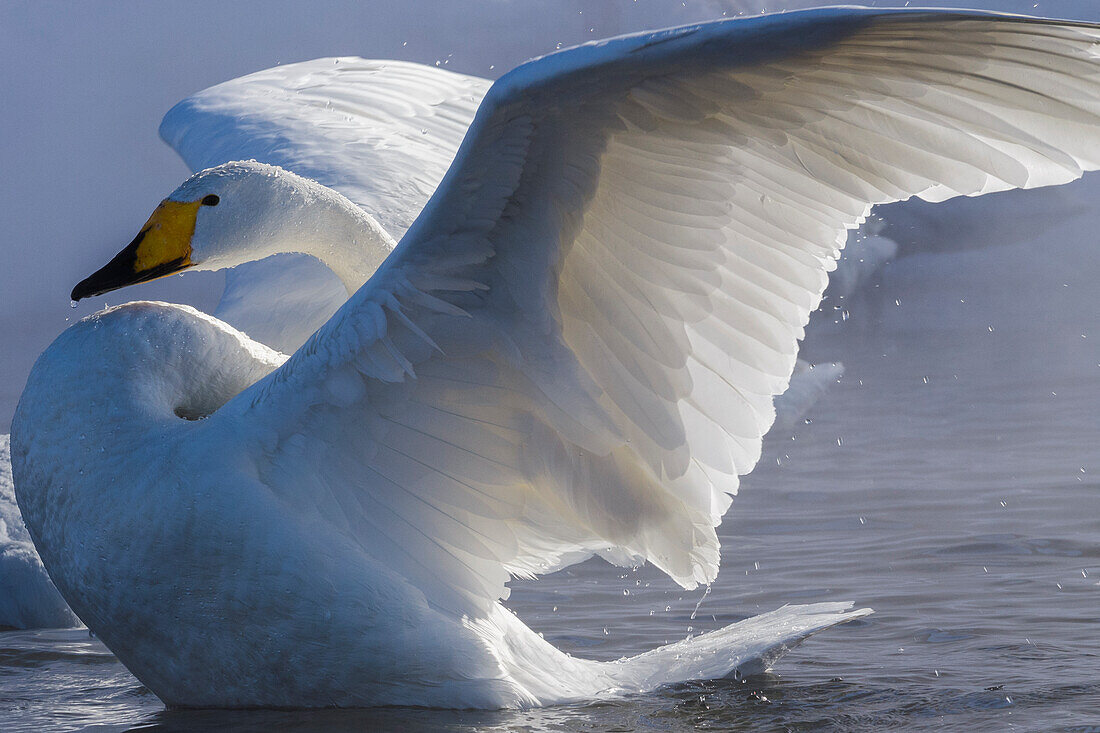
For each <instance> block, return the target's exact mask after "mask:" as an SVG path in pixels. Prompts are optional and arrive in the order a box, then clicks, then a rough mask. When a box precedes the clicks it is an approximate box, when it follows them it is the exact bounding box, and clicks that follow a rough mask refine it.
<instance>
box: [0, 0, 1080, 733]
mask: <svg viewBox="0 0 1100 733" xmlns="http://www.w3.org/2000/svg"><path fill="white" fill-rule="evenodd" d="M820 4H822V3H820V2H783V3H778V2H777V3H770V2H760V1H758V0H754V1H753V2H740V3H739V2H719V1H718V0H714V1H712V2H705V3H692V2H687V3H686V4H681V3H680V2H679V1H678V0H677V1H676V2H646V1H645V0H639V2H637V3H634V2H600V3H582V2H525V3H521V2H510V1H505V0H493V1H490V2H481V3H476V4H475V3H455V2H420V1H416V2H407V3H404V4H401V5H400V6H399V7H393V8H389V7H384V6H382V4H364V3H359V2H325V3H315V4H312V5H310V6H309V7H308V8H307V7H300V6H299V5H298V4H295V3H262V4H261V3H251V2H243V3H236V2H235V3H225V2H220V3H214V2H192V3H186V4H169V3H144V2H124V3H112V4H110V5H104V6H99V7H96V6H91V5H86V4H69V3H36V4H33V5H32V4H26V5H15V4H13V3H6V4H3V5H0V63H2V64H3V68H4V69H5V74H4V81H3V82H2V85H3V86H2V88H3V91H4V99H5V104H4V105H0V128H2V129H3V130H4V132H5V134H4V135H3V136H0V146H2V147H3V153H2V155H0V160H3V162H4V171H5V175H4V176H3V177H0V187H2V188H0V192H2V194H3V200H4V201H5V202H6V204H5V206H3V207H0V226H2V229H0V231H2V232H3V234H2V235H0V236H2V237H3V238H2V239H0V305H2V306H3V307H2V310H0V313H2V315H0V339H2V340H3V343H4V347H3V348H0V432H7V425H8V423H9V422H10V418H11V414H12V411H13V410H14V406H15V403H16V401H17V399H18V396H19V393H20V391H21V390H22V386H23V382H24V380H25V378H26V374H27V371H28V370H29V369H30V366H31V364H32V362H33V360H34V358H35V357H36V356H37V354H38V353H39V352H40V351H41V350H42V349H43V348H44V347H45V346H46V345H47V344H48V343H49V342H50V341H51V340H52V339H53V338H54V337H55V336H56V335H57V333H59V332H60V331H61V330H62V329H63V328H65V326H66V325H67V324H68V322H71V320H74V319H76V318H79V317H82V316H84V315H87V314H89V313H91V312H94V311H95V310H97V309H98V308H100V307H102V306H103V304H104V302H106V303H110V304H117V303H120V302H124V301H125V300H132V299H138V298H149V299H161V300H170V301H176V302H187V303H191V304H193V305H196V306H197V307H199V308H201V309H203V310H211V309H212V308H213V305H214V303H215V302H216V300H217V297H218V295H219V293H220V289H221V281H222V278H221V276H219V275H217V274H210V273H195V274H188V275H187V276H185V277H180V278H177V277H173V278H167V279H165V280H162V281H158V282H155V283H150V284H147V285H142V286H136V287H134V288H130V289H127V290H126V291H123V292H121V293H112V294H109V295H108V296H105V297H100V298H93V299H91V301H89V302H87V303H81V304H80V307H79V308H77V309H75V310H74V309H70V307H69V303H68V293H69V290H70V289H71V287H72V285H73V284H74V283H75V282H76V281H77V280H79V279H81V278H83V277H84V276H86V275H87V274H88V273H90V272H91V271H93V270H94V269H96V268H98V267H99V266H100V265H102V264H103V263H104V262H106V260H107V259H109V258H110V257H111V256H112V255H113V254H114V253H115V252H116V251H117V250H118V249H120V248H121V247H123V246H124V245H125V244H126V243H128V242H129V241H130V239H131V238H132V237H133V235H134V234H135V233H136V231H137V228H138V227H139V226H140V225H141V223H142V222H144V221H145V219H146V217H147V216H148V214H149V212H150V211H151V210H152V209H153V207H154V206H155V205H156V204H157V202H158V201H160V199H161V198H163V196H164V195H166V194H167V193H168V192H170V191H171V190H172V189H173V188H174V187H175V186H176V185H177V184H178V183H179V182H180V181H181V180H182V179H183V178H184V177H185V176H186V175H187V170H186V169H185V167H184V166H183V164H182V162H180V161H179V160H178V159H177V158H176V156H175V153H173V152H172V151H171V150H170V149H169V148H168V147H167V146H166V145H164V143H162V142H161V141H160V140H159V138H158V137H157V134H156V130H157V125H158V124H159V121H160V117H161V115H162V114H163V113H164V112H165V111H166V110H167V109H168V108H169V107H170V106H171V105H172V104H174V103H175V102H176V101H178V100H179V99H180V98H182V97H184V96H186V95H187V94H188V93H191V92H193V91H196V90H198V89H201V88H203V87H206V86H209V85H211V84H214V83H217V82H220V81H223V80H226V79H229V78H232V77H235V76H239V75H241V74H244V73H248V72H250V71H255V70H258V69H261V68H265V67H268V66H272V65H274V64H277V63H289V62H292V61H299V60H304V59H308V58H313V57H318V56H330V55H344V54H348V55H360V56H366V57H379V58H399V59H407V60H412V61H420V62H425V63H434V62H436V61H437V60H438V61H439V62H440V63H441V64H442V63H446V65H447V67H448V68H452V69H455V70H457V71H463V72H466V73H474V74H480V75H484V76H490V77H492V76H497V75H499V74H500V73H503V72H504V71H506V70H507V69H508V68H510V67H511V66H513V65H515V64H516V63H518V62H520V61H522V60H524V59H525V58H527V57H529V56H533V55H538V54H541V53H545V52H547V51H550V50H553V49H554V48H555V47H556V46H557V44H558V43H561V44H562V45H571V44H573V43H576V42H580V41H583V40H588V39H591V38H597V37H601V36H607V35H613V34H616V33H621V32H627V31H632V30H639V29H644V28H652V27H660V26H664V25H674V24H679V23H686V22H691V21H696V20H701V19H706V18H713V17H719V16H721V15H722V13H723V12H725V13H727V14H730V15H733V14H736V13H738V12H759V11H760V10H761V9H762V8H766V9H767V10H769V11H772V10H777V9H781V8H795V7H809V6H813V5H820ZM874 4H877V5H879V6H885V5H904V4H906V3H905V2H904V1H902V2H897V3H881V2H880V3H874ZM913 4H917V3H913ZM920 4H922V5H927V6H941V7H949V6H952V5H956V4H959V3H951V2H922V3H920ZM964 4H965V5H968V6H971V7H981V8H986V9H997V10H1005V11H1012V12H1026V13H1030V14H1041V15H1047V16H1058V17H1066V18H1078V19H1085V20H1094V21H1100V4H1097V3H1095V2H1092V1H1091V0H1076V1H1071V0H1062V1H1060V2H1058V1H1051V0H1038V1H1036V0H1028V1H1026V2H1015V1H1014V0H1010V1H1005V2H996V1H995V0H983V1H979V0H970V1H969V2H965V3H964ZM590 29H594V30H590ZM1098 195H1100V181H1098V180H1097V179H1096V177H1095V176H1094V177H1091V178H1088V179H1086V180H1085V181H1083V182H1081V183H1079V184H1074V185H1073V186H1070V187H1065V188H1063V189H1059V190H1057V191H1037V192H1028V193H1024V194H1020V195H1017V196H1015V197H1014V198H1013V199H1010V201H1011V202H1012V203H1011V205H1009V206H1007V207H1006V206H1004V205H998V204H995V203H992V202H991V203H988V204H987V203H983V202H982V201H973V202H964V203H962V204H957V203H948V204H947V205H945V208H944V209H943V212H944V214H943V220H944V221H950V222H952V224H951V226H950V227H941V228H940V229H937V228H936V218H935V217H936V216H937V215H936V214H935V210H934V209H932V208H928V207H921V206H911V207H910V208H909V209H906V210H905V211H906V212H908V213H899V214H897V215H896V218H895V221H896V222H898V223H897V224H896V226H897V227H899V228H901V229H903V231H898V232H896V234H897V236H898V237H899V239H905V238H906V237H909V238H911V239H914V240H921V239H922V236H924V233H926V232H934V236H933V235H927V236H924V240H923V241H927V240H928V239H929V238H934V239H935V242H937V243H938V246H936V247H934V249H935V250H936V252H934V253H927V254H912V253H911V252H910V253H907V252H905V251H904V247H903V251H902V252H901V253H900V255H899V258H898V259H897V260H895V261H894V262H892V263H891V264H889V265H887V266H886V267H885V268H884V269H883V270H881V271H880V272H879V273H878V275H877V276H876V278H875V280H874V281H873V283H872V284H871V285H870V287H868V288H865V289H864V290H862V291H861V292H860V293H858V294H857V295H855V296H853V297H852V298H850V299H845V300H844V301H843V302H841V301H838V300H835V299H833V300H830V301H826V303H825V305H824V307H823V310H822V312H821V313H819V314H817V315H816V316H815V319H814V321H813V322H812V324H811V328H810V330H809V335H808V338H807V340H806V342H805V344H804V347H803V356H804V357H806V358H808V359H810V360H811V361H818V362H824V361H842V362H843V363H844V365H845V370H846V371H845V376H844V377H843V379H841V381H840V382H839V384H837V385H836V387H835V388H834V389H833V390H831V391H830V392H829V393H828V394H827V395H826V396H825V397H824V398H823V399H822V401H821V402H819V403H818V405H817V407H816V408H815V409H814V411H813V412H812V413H811V415H810V419H809V422H808V423H804V424H802V425H800V426H799V428H798V430H797V431H795V433H794V434H793V435H792V434H790V433H786V434H782V435H773V436H772V437H771V439H770V440H769V441H768V442H767V444H766V446H765V452H764V457H763V458H762V461H761V464H760V465H759V467H758V468H757V470H756V471H754V472H753V473H752V474H751V475H750V476H749V477H747V478H746V479H745V480H744V481H743V484H742V488H741V492H740V495H739V496H738V497H737V498H736V499H735V500H734V504H733V507H732V508H731V510H730V513H729V515H728V516H727V517H726V520H725V522H724V523H723V525H722V527H721V528H720V531H719V534H720V536H721V538H722V541H723V561H722V571H721V573H720V575H719V579H718V581H717V583H715V585H714V586H713V588H712V589H711V591H710V593H709V594H708V595H707V596H706V597H705V598H703V591H702V590H699V591H695V592H692V593H685V592H684V591H682V590H680V589H679V588H677V587H675V586H674V584H673V583H672V582H671V581H670V580H668V579H667V578H666V577H664V576H662V575H661V574H660V573H658V572H656V571H654V570H652V569H651V568H643V569H641V570H638V571H635V572H631V571H625V570H622V569H619V568H613V567H610V566H608V565H606V564H603V563H600V562H596V561H590V562H588V563H585V564H582V565H580V566H577V567H574V568H572V569H569V570H567V571H564V572H562V573H558V574H555V575H553V576H550V577H548V578H544V579H541V580H539V581H535V582H521V583H515V584H514V586H515V590H514V592H513V596H512V600H511V601H510V602H509V606H510V607H511V608H513V609H514V610H516V611H517V613H519V615H520V616H521V617H522V618H524V620H525V621H527V622H528V623H529V624H530V625H531V626H532V627H533V628H535V629H536V630H538V631H541V632H543V633H544V634H545V635H546V638H547V639H549V640H551V641H553V642H554V643H555V644H557V645H559V646H560V647H562V648H564V649H566V650H568V651H570V652H573V653H576V654H580V655H586V656H592V657H598V658H601V659H614V658H617V657H619V656H623V655H626V654H634V653H638V652H640V651H644V650H645V649H648V648H651V647H653V646H654V645H657V644H660V643H664V642H665V641H672V640H675V639H678V638H683V637H684V636H686V635H687V634H688V633H697V632H699V631H704V630H707V629H710V628H715V627H718V626H721V625H723V624H726V623H730V622H732V621H734V620H736V619H738V618H741V617H744V616H749V615H753V614H756V613H760V612H763V611H767V610H771V609H773V608H776V607H777V606H780V605H782V604H784V603H788V602H812V601H836V600H851V601H854V602H856V603H857V605H860V606H871V607H873V608H875V609H876V614H875V615H873V616H871V617H869V618H868V619H866V620H862V621H860V622H857V623H853V624H850V625H848V626H845V627H841V628H838V629H834V630H831V631H829V632H827V633H825V634H823V635H821V636H819V637H815V638H814V639H813V640H811V641H810V642H808V643H807V644H806V645H805V646H804V647H803V648H801V649H799V650H797V651H795V652H793V653H792V654H791V655H790V656H789V657H788V658H787V659H786V660H784V661H783V662H782V663H781V664H780V665H779V666H778V667H777V668H776V670H775V674H772V675H767V676H763V677H759V678H753V679H750V680H749V681H747V682H746V683H744V684H738V683H733V682H725V683H719V682H715V683H706V684H698V685H689V686H684V687H680V688H674V689H671V690H668V691H666V692H663V693H661V694H659V695H653V696H650V697H647V698H644V699H632V700H626V701H621V702H614V703H600V704H592V705H576V706H567V707H564V708H556V709H552V710H545V711H533V712H527V713H503V712H501V713H497V712H493V713H469V712H467V713H456V712H451V711H446V712H438V711H422V710H384V711H370V712H362V711H353V712H322V713H187V712H165V711H164V710H163V707H162V706H161V705H160V703H159V701H157V700H156V698H155V697H153V696H152V695H151V694H150V693H149V692H148V691H146V690H145V689H144V688H143V687H142V686H141V685H140V683H138V682H137V681H136V680H135V679H134V678H133V677H132V676H130V675H129V673H127V672H126V671H125V669H124V668H123V667H122V666H121V665H120V664H119V663H118V662H117V661H116V660H114V658H113V657H112V656H111V655H110V654H109V653H108V652H107V651H106V650H105V649H104V648H103V647H102V646H101V645H99V644H98V642H96V641H94V640H90V639H89V638H88V637H87V632H86V631H80V630H68V631H46V632H5V633H0V729H3V730H24V729H25V730H37V729H42V728H43V727H53V728H56V729H82V728H84V727H86V726H89V725H93V724H100V725H105V726H108V727H107V728H105V729H107V730H116V729H117V730H124V729H127V728H128V727H129V726H133V725H140V726H145V727H144V728H143V729H149V728H152V729H158V730H189V729H194V728H196V727H199V726H202V727H204V729H215V730H241V729H244V730H267V729H270V728H272V727H274V726H276V725H278V726H283V727H286V728H289V729H293V730H327V729H343V728H348V729H362V728H369V727H372V726H373V727H378V728H386V729H392V728H395V727H401V728H402V729H404V730H441V729H442V730H485V729H499V730H512V729H524V728H526V729H531V730H545V729H554V730H605V729H619V730H624V729H626V730H633V729H642V730H649V729H659V730H687V729H691V728H693V727H702V728H708V727H709V728H712V729H718V730H731V729H742V730H760V729H783V727H785V726H786V727H793V728H798V729H810V730H816V729H823V730H828V729H866V730H879V729H883V728H891V727H892V728H897V729H905V730H919V729H956V730H979V729H981V730H1004V729H1012V728H1017V729H1021V730H1035V729H1042V730H1083V729H1085V726H1088V725H1094V726H1095V725H1100V683H1098V682H1097V675H1096V673H1097V669H1098V664H1100V623H1098V622H1097V619H1096V616H1097V612H1096V610H1097V608H1100V479H1098V478H1097V477H1098V476H1100V441H1098V439H1100V305H1098V301H1097V297H1096V295H1097V293H1098V292H1100V289H1098V288H1100V286H1098V283H1100V248H1098V245H1097V241H1096V232H1097V231H1100V213H1096V212H1094V211H1092V208H1093V204H1094V202H1096V201H1097V200H1098ZM901 206H905V205H904V204H903V205H901ZM949 212H950V216H953V217H955V218H954V219H948V216H949ZM1044 212H1058V213H1057V215H1056V216H1054V217H1053V218H1052V217H1050V216H1046V215H1045V213H1044ZM1009 214H1011V216H1014V217H1016V218H1015V219H1013V218H1010V217H1009ZM930 217H931V218H930ZM1006 222H1007V223H1006ZM1029 222H1032V223H1034V222H1039V224H1038V225H1035V226H1030V227H1029V226H1028V223H1029ZM997 227H1001V228H1000V229H998V228H997ZM941 229H942V230H941ZM983 233H984V234H985V235H987V236H985V238H984V239H983ZM990 233H992V234H990ZM1014 233H1015V234H1016V236H1017V237H1018V238H1020V240H1021V241H1018V242H1015V243H1010V244H998V242H999V241H1000V240H1002V239H1011V238H1013V234H1014ZM987 240H991V241H987ZM976 242H980V243H981V244H982V245H990V246H981V247H975V243H976ZM906 255H908V256H906ZM700 602H701V603H700ZM697 604H700V605H699V613H698V614H696V617H695V618H694V619H693V618H691V616H692V612H693V610H694V609H695V608H696V606H697ZM101 730H102V729H101Z"/></svg>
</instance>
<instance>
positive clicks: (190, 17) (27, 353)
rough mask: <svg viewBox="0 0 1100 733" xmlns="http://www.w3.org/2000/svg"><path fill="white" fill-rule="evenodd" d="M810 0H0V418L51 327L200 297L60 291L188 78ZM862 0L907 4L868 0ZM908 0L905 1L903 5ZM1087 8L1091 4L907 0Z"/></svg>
mask: <svg viewBox="0 0 1100 733" xmlns="http://www.w3.org/2000/svg"><path fill="white" fill-rule="evenodd" d="M822 4H827V3H823V2H812V1H811V2H806V1H804V0H781V1H778V0H777V1H776V2H765V1H764V0H686V1H685V2H681V1H680V0H636V1H631V0H600V1H599V2H584V1H582V0H483V1H482V2H454V1H453V0H451V1H445V0H409V1H407V2H403V3H396V4H393V5H390V4H383V3H366V2H352V1H351V0H337V1H329V2H312V3H308V4H306V3H299V2H262V3H261V2H224V0H223V1H219V2H210V1H196V2H186V3H167V2H137V1H130V2H112V3H69V2H34V3H31V2H26V3H19V2H13V1H12V0H5V2H3V3H0V66H2V68H3V75H2V81H0V85H2V93H3V100H4V103H3V104H2V105H0V130H2V134H0V169H2V171H3V175H2V176H0V196H2V201H3V205H2V206H0V432H7V431H8V425H9V424H10V420H11V416H12V412H13V410H14V408H15V404H16V402H17V400H18V397H19V394H20V392H21V391H22V389H23V385H24V382H25V380H26V376H27V373H28V372H29V370H30V367H31V365H32V363H33V361H34V359H35V358H36V357H37V355H38V354H39V353H40V352H41V351H42V350H43V349H44V348H45V347H46V346H47V345H48V344H49V342H50V341H51V340H53V339H54V338H55V337H56V336H57V334H58V333H60V332H61V331H62V330H63V329H64V328H65V327H66V326H67V325H69V324H70V323H71V322H73V321H75V320H76V319H78V318H80V317H83V316H85V315H88V314H89V313H92V312H94V311H95V310H98V309H100V308H102V307H103V306H104V305H105V304H110V305H116V304H118V303H121V302H126V301H129V300H136V299H155V300H167V301H174V302H185V303H190V304H192V305H195V306H196V307H199V308H200V309H202V310H205V311H210V310H212V309H213V306H214V304H215V303H216V302H217V298H218V296H219V295H220V293H221V288H222V283H223V276H222V275H220V274H217V273H189V274H187V275H186V276H184V277H171V278H166V279H163V280H160V281H157V282H154V283H149V284H145V285H139V286H135V287H132V288H127V289H125V290H123V291H120V292H116V293H110V294H108V295H106V296H100V297H97V298H92V299H89V300H87V301H84V302H82V303H81V304H80V306H79V307H78V308H75V309H72V308H70V304H69V295H68V294H69V291H70V290H71V288H72V286H73V285H74V284H75V283H76V282H77V281H78V280H80V279H82V278H83V277H85V276H87V275H88V274H90V273H91V272H93V271H94V270H96V269H98V268H99V267H100V266H101V265H103V264H104V263H106V262H107V260H108V259H110V258H111V257H112V256H113V255H114V254H115V253H116V252H117V251H118V250H119V249H121V248H122V247H123V246H125V245H126V244H127V243H129V241H130V240H131V239H132V238H133V236H134V234H136V232H137V230H138V228H139V227H140V226H141V224H142V223H143V222H144V221H145V219H146V218H147V217H148V215H149V213H150V212H151V211H152V210H153V208H154V207H155V206H156V205H157V203H158V202H159V201H160V200H161V199H162V198H163V197H164V196H166V195H167V194H168V193H169V192H171V191H172V190H173V189H174V188H175V187H176V186H177V185H178V184H179V183H180V182H181V181H182V180H183V179H184V178H185V177H186V176H187V175H188V173H189V171H188V170H187V169H186V167H185V166H184V165H183V163H182V162H181V161H180V160H179V159H178V158H177V157H176V155H175V153H174V152H173V151H172V150H170V149H169V148H168V147H167V146H166V145H165V144H164V143H163V142H161V140H160V139H159V137H158V136H157V126H158V125H159V123H160V119H161V116H162V115H163V114H164V113H165V112H166V111H167V110H168V109H169V108H170V107H171V106H172V105H173V104H175V103H176V102H177V101H179V100H180V99H182V98H183V97H185V96H187V95H189V94H191V93H193V92H196V91H198V90H200V89H203V88H205V87H208V86H211V85H213V84H217V83H219V82H222V81H225V80H228V79H232V78H234V77H237V76H241V75H243V74H247V73H250V72H253V71H257V70H260V69H264V68H267V67H270V66H274V65H277V64H283V63H290V62H295V61H303V60H307V59H311V58H316V57H321V56H337V55H356V56H363V57H367V58H391V59H402V60H408V61H417V62H421V63H429V64H434V63H438V64H440V65H446V67H447V68H449V69H452V70H454V71H460V72H464V73H467V74H476V75H480V76H485V77H489V78H495V77H497V76H499V75H500V74H502V73H504V72H505V71H507V70H508V69H510V68H511V67H513V66H515V65H516V64H518V63H520V62H522V61H524V60H526V59H527V58H530V57H533V56H537V55H541V54H544V53H547V52H550V51H553V50H554V49H555V48H559V47H566V46H570V45H574V44H577V43H581V42H584V41H587V40H592V39H597V38H602V37H607V36H612V35H617V34H621V33H627V32H632V31H638V30H644V29H650V28H658V27H662V26H669V25H678V24H683V23H690V22H696V21H700V20H707V19H713V18H719V17H722V16H723V15H725V16H735V15H739V14H755V13H759V12H776V11H782V10H783V9H795V8H801V7H812V6H816V5H822ZM864 4H868V5H878V6H887V5H899V6H900V5H909V4H910V3H908V2H905V0H899V1H898V2H889V3H888V2H878V3H874V2H870V3H864ZM913 4H914V5H915V4H917V3H913ZM920 4H921V5H925V6H939V7H951V6H958V5H965V6H968V7H980V8H984V9H991V10H1002V11H1008V12H1019V13H1027V14H1031V15H1046V16H1052V17H1063V18H1077V19H1083V20H1100V3H1097V2H1096V1H1095V0H1019V1H1018V0H956V1H955V2H941V1H939V0H922V2H921V3H920Z"/></svg>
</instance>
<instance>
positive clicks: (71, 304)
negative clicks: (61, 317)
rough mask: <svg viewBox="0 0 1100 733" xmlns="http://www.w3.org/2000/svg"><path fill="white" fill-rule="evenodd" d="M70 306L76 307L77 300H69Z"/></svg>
mask: <svg viewBox="0 0 1100 733" xmlns="http://www.w3.org/2000/svg"><path fill="white" fill-rule="evenodd" d="M69 307H70V308H75V307H76V301H75V300H70V301H69Z"/></svg>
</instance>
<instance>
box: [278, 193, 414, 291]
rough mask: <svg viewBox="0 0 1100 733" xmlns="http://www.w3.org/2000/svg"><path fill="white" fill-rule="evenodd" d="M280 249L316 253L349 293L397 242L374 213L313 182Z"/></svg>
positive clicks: (314, 255)
mask: <svg viewBox="0 0 1100 733" xmlns="http://www.w3.org/2000/svg"><path fill="white" fill-rule="evenodd" d="M310 183H312V184H313V187H314V188H315V189H316V190H315V191H311V192H309V193H312V194H313V195H310V196H307V197H306V200H305V201H304V202H303V209H304V210H303V211H300V212H299V214H300V216H298V217H297V218H296V219H295V221H294V225H293V226H292V227H291V230H292V231H293V232H294V236H293V239H294V242H293V244H291V245H290V246H288V247H286V248H285V249H284V250H283V251H287V252H301V253H304V254H307V255H311V256H313V257H316V258H317V259H319V260H320V261H321V262H323V263H324V264H325V265H326V266H327V267H328V268H329V269H330V270H332V271H333V272H334V273H336V276H337V277H339V278H340V281H341V282H342V283H343V284H344V288H345V289H346V290H347V292H348V295H351V294H352V293H354V292H355V291H356V290H358V289H359V288H360V287H362V285H363V283H365V282H366V281H367V280H368V279H369V278H370V276H371V275H372V274H373V273H374V271H375V270H377V269H378V267H379V265H381V264H382V262H383V261H384V260H385V259H386V257H388V256H389V254H390V252H392V251H393V248H394V247H395V246H397V242H396V241H395V240H394V239H393V237H391V236H390V235H389V233H388V232H387V231H386V230H385V229H383V228H382V225H381V224H379V223H378V222H377V221H376V220H375V219H374V217H372V216H370V215H369V214H367V213H366V212H365V211H363V210H362V209H361V208H359V207H358V206H356V205H355V204H354V203H352V202H351V201H350V200H349V199H347V198H346V197H344V196H343V195H341V194H339V193H337V192H336V191H333V190H332V189H329V188H326V187H324V186H321V185H320V184H317V183H313V182H310Z"/></svg>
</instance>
